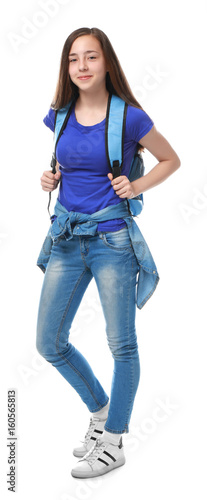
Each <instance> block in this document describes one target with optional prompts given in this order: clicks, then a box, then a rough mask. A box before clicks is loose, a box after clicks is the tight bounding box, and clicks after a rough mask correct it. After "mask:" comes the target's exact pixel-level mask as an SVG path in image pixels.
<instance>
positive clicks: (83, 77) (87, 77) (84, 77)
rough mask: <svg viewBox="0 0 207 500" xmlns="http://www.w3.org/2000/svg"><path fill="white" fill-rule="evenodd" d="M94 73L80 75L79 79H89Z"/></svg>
mask: <svg viewBox="0 0 207 500" xmlns="http://www.w3.org/2000/svg"><path fill="white" fill-rule="evenodd" d="M91 77H92V75H87V76H86V75H85V76H78V80H89V78H91Z"/></svg>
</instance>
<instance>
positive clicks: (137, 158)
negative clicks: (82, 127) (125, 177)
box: [48, 94, 145, 219]
mask: <svg viewBox="0 0 207 500" xmlns="http://www.w3.org/2000/svg"><path fill="white" fill-rule="evenodd" d="M72 104H73V101H70V102H69V103H68V104H67V105H66V106H65V107H64V108H61V109H59V110H57V111H56V113H55V130H54V141H55V149H54V153H53V156H52V161H51V168H52V172H53V173H55V172H56V170H55V165H56V148H57V143H58V141H59V139H60V137H61V135H62V133H63V131H64V129H65V127H66V125H67V122H68V119H69V117H70V114H71V111H72ZM127 107H128V104H127V103H126V102H125V101H123V99H121V98H120V97H118V96H115V95H114V94H110V95H109V100H108V107H107V113H106V125H105V147H106V156H107V160H108V164H109V169H110V171H111V172H112V174H113V178H115V177H118V176H119V175H121V170H122V165H123V152H124V133H125V125H126V113H127ZM144 170H145V167H144V162H143V158H142V155H141V153H139V152H136V153H135V154H134V157H133V159H132V162H131V166H130V172H129V180H130V181H131V182H132V181H134V180H136V179H139V177H142V176H143V175H144ZM50 199H51V193H49V204H48V211H49V205H50ZM127 201H128V207H129V210H130V212H131V215H132V216H136V215H139V214H140V212H141V211H142V208H143V204H144V201H143V194H139V195H138V196H136V197H135V198H133V199H128V200H127ZM51 219H52V218H51Z"/></svg>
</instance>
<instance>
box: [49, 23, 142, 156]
mask: <svg viewBox="0 0 207 500" xmlns="http://www.w3.org/2000/svg"><path fill="white" fill-rule="evenodd" d="M83 35H93V36H94V37H96V38H97V40H98V41H99V42H100V45H101V47H102V50H103V53H104V58H105V62H106V65H107V68H108V71H107V73H106V89H107V90H108V92H109V93H110V94H114V95H117V96H118V97H121V99H123V100H124V101H125V102H126V103H127V104H130V105H131V106H134V107H136V108H140V109H142V110H143V108H142V106H141V104H139V102H138V101H137V100H136V98H135V97H134V95H133V93H132V90H131V88H130V85H129V83H128V81H127V78H126V76H125V74H124V71H123V69H122V67H121V64H120V62H119V59H118V57H117V55H116V52H115V51H114V49H113V47H112V45H111V42H110V40H109V39H108V37H107V36H106V34H105V33H104V32H103V31H102V30H100V29H98V28H79V29H77V30H75V31H73V32H72V33H71V34H70V35H69V36H68V38H67V39H66V41H65V43H64V46H63V50H62V55H61V61H60V70H59V77H58V82H57V86H56V91H55V95H54V98H53V101H52V103H51V107H52V108H53V109H55V110H57V109H60V108H63V107H64V106H65V105H66V104H67V103H68V102H69V101H70V100H76V99H77V97H78V95H79V89H78V87H77V86H76V85H75V84H74V83H73V82H72V80H71V78H70V76H69V71H68V64H69V60H68V56H69V53H70V49H71V46H72V44H73V42H74V41H75V40H76V38H78V37H80V36H83ZM137 151H141V152H142V151H144V148H143V147H142V146H141V144H139V143H138V149H137Z"/></svg>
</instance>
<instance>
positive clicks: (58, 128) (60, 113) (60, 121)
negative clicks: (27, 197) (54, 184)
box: [47, 100, 73, 222]
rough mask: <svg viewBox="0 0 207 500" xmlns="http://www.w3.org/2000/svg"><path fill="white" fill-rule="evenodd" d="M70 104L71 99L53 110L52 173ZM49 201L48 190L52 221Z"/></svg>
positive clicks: (71, 102) (70, 109)
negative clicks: (61, 106) (53, 144)
mask: <svg viewBox="0 0 207 500" xmlns="http://www.w3.org/2000/svg"><path fill="white" fill-rule="evenodd" d="M72 104H73V101H72V100H71V101H69V102H68V104H66V106H64V108H61V109H58V110H56V112H55V128H54V142H55V147H54V152H53V154H52V160H51V162H50V167H51V169H52V173H53V174H55V172H56V168H55V167H56V162H57V158H56V148H57V143H58V141H59V139H60V137H61V135H62V133H63V131H64V130H65V127H66V125H67V123H68V120H69V117H70V115H71V111H72ZM50 203H51V192H49V202H48V206H47V209H48V212H49V216H50V219H51V222H52V217H51V215H50Z"/></svg>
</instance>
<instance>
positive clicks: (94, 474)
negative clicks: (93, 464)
mask: <svg viewBox="0 0 207 500" xmlns="http://www.w3.org/2000/svg"><path fill="white" fill-rule="evenodd" d="M125 462H126V459H125V457H123V458H120V459H119V460H117V461H116V462H115V463H113V464H111V465H108V466H107V467H106V468H105V469H103V470H102V471H101V470H99V471H98V470H96V471H94V470H92V471H87V472H84V471H76V470H74V469H73V470H72V471H71V475H72V476H73V477H76V478H78V479H87V478H89V477H98V476H103V475H104V474H107V473H108V472H110V471H111V470H114V469H117V467H121V466H122V465H124V464H125Z"/></svg>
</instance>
